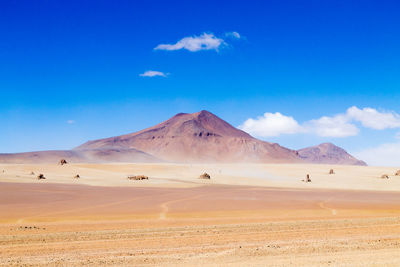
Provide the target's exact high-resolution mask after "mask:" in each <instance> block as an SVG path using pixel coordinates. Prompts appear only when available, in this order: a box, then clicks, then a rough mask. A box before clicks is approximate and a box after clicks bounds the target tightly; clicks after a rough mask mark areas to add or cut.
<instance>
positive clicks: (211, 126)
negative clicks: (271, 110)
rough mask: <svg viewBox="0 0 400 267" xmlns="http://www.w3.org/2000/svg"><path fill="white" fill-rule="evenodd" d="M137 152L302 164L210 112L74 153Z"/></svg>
mask: <svg viewBox="0 0 400 267" xmlns="http://www.w3.org/2000/svg"><path fill="white" fill-rule="evenodd" d="M110 148H113V149H116V148H117V149H121V148H124V149H126V148H134V149H138V150H141V151H144V152H146V153H148V154H150V155H153V156H155V157H157V158H159V159H163V160H166V161H174V162H289V163H290V162H301V159H300V158H299V157H298V155H297V152H296V151H293V150H290V149H287V148H284V147H282V146H280V145H278V144H273V143H268V142H264V141H261V140H258V139H255V138H253V137H252V136H250V135H249V134H247V133H245V132H243V131H241V130H239V129H237V128H235V127H233V126H232V125H230V124H229V123H227V122H225V121H224V120H222V119H220V118H218V117H217V116H215V115H214V114H212V113H210V112H208V111H205V110H203V111H201V112H197V113H192V114H188V113H180V114H177V115H175V116H174V117H172V118H171V119H169V120H167V121H165V122H162V123H160V124H158V125H156V126H153V127H150V128H147V129H144V130H142V131H139V132H136V133H132V134H127V135H122V136H117V137H111V138H106V139H100V140H95V141H89V142H87V143H85V144H83V145H81V146H79V147H77V148H76V149H75V150H77V151H80V150H93V149H97V150H99V149H110Z"/></svg>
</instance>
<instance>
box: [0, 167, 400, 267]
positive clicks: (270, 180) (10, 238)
mask: <svg viewBox="0 0 400 267" xmlns="http://www.w3.org/2000/svg"><path fill="white" fill-rule="evenodd" d="M331 168H333V169H334V170H335V172H336V174H334V175H329V174H328V173H329V170H330V169H331ZM2 170H4V173H3V172H2ZM31 171H33V172H35V174H38V173H43V174H44V175H45V176H46V177H47V179H46V180H36V175H30V173H31ZM395 171H396V169H395V168H381V167H357V166H330V165H280V164H215V165H211V164H208V165H199V164H197V165H190V164H67V165H64V166H60V165H10V164H6V165H5V164H2V165H0V265H1V266H21V265H36V266H48V265H51V266H59V265H61V266H83V265H90V266H101V265H122V266H149V265H157V266H176V265H183V266H221V265H222V266H399V265H400V258H399V257H398V255H399V254H400V177H398V176H394V175H393V176H391V177H390V179H380V176H381V175H382V174H383V173H389V174H394V173H395ZM203 172H207V173H210V174H211V180H202V179H198V176H199V175H200V174H201V173H203ZM307 173H309V174H310V175H311V179H312V182H311V183H304V182H301V179H304V177H305V175H306V174H307ZM76 174H79V175H80V177H81V178H79V179H74V178H73V176H75V175H76ZM132 174H144V175H148V176H149V180H143V181H130V180H128V179H127V178H126V177H127V175H132Z"/></svg>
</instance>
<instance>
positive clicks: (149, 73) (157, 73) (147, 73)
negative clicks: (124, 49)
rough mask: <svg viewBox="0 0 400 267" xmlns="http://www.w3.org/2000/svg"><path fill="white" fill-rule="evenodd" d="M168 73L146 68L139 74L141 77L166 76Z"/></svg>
mask: <svg viewBox="0 0 400 267" xmlns="http://www.w3.org/2000/svg"><path fill="white" fill-rule="evenodd" d="M167 75H168V73H164V72H161V71H155V70H148V71H145V72H144V73H141V74H139V76H141V77H156V76H161V77H167Z"/></svg>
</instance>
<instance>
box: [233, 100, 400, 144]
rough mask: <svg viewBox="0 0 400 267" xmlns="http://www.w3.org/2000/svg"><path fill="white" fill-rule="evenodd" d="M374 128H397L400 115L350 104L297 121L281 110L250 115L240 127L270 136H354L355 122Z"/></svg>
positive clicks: (249, 131) (356, 128)
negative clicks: (332, 112)
mask: <svg viewBox="0 0 400 267" xmlns="http://www.w3.org/2000/svg"><path fill="white" fill-rule="evenodd" d="M356 122H359V123H360V124H361V125H362V126H363V127H365V128H370V129H373V130H384V129H389V128H400V115H399V114H397V113H395V112H393V111H378V110H376V109H374V108H363V109H359V108H358V107H356V106H353V107H350V108H348V109H347V110H346V112H345V113H341V114H337V115H334V116H323V117H320V118H318V119H312V120H309V121H305V122H304V123H302V124H299V123H298V122H297V121H296V120H295V119H294V118H293V117H289V116H285V115H282V114H281V113H279V112H277V113H265V114H264V116H261V117H257V118H256V119H252V118H249V119H247V120H246V121H245V122H244V123H243V124H242V125H240V126H239V128H240V129H242V130H244V131H246V132H248V133H250V134H252V135H255V136H258V137H272V136H279V135H281V134H297V133H309V134H315V135H318V136H323V137H337V138H343V137H349V136H356V135H358V133H359V132H360V129H359V128H358V127H357V125H356V124H355V123H356Z"/></svg>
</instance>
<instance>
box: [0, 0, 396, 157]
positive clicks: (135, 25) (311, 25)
mask: <svg viewBox="0 0 400 267" xmlns="http://www.w3.org/2000/svg"><path fill="white" fill-rule="evenodd" d="M399 9H400V4H399V3H396V1H241V2H239V1H196V2H194V1H118V2H115V1H40V2H39V1H18V2H17V1H8V0H5V1H1V3H0V32H1V36H0V92H1V94H0V96H1V105H0V123H1V124H0V125H2V127H1V130H0V152H22V151H32V150H45V149H70V148H73V147H75V146H77V145H79V144H81V143H83V142H85V141H87V140H90V139H97V138H102V137H108V136H114V135H119V134H124V133H129V132H134V131H137V130H140V129H142V128H145V127H148V126H152V125H154V124H156V123H158V122H160V121H163V120H165V119H168V118H169V117H171V116H173V115H174V114H175V113H178V112H196V111H199V110H202V109H206V110H209V111H211V112H213V113H215V114H217V115H218V116H220V117H221V118H223V119H225V120H227V121H228V122H229V123H231V124H233V125H234V126H243V125H244V123H245V122H246V121H247V120H248V119H253V120H255V121H256V122H258V123H259V124H260V125H261V126H260V127H261V128H262V129H265V128H267V129H271V127H278V129H277V130H276V131H275V133H277V134H275V136H271V133H270V132H268V131H267V132H266V133H265V132H261V133H260V131H259V132H258V135H259V136H258V137H260V138H262V139H264V140H268V141H272V142H278V143H280V144H282V145H284V146H287V147H290V148H293V149H297V148H301V147H305V146H309V145H314V144H318V143H320V142H326V141H329V142H333V143H335V144H338V145H340V146H342V147H344V148H345V149H347V150H349V151H350V152H354V153H356V154H357V155H359V156H361V157H363V158H368V157H370V156H371V155H375V154H376V153H377V149H380V150H379V153H382V157H388V158H393V154H390V156H388V153H389V152H388V150H393V147H398V148H399V150H400V144H399V142H400V141H399V139H398V138H396V136H397V137H398V135H397V133H398V132H400V127H399V126H398V125H397V123H398V121H397V120H398V119H399V117H398V113H400V107H399V104H398V103H399V102H400V101H399V100H400V90H399V89H400V75H399V74H400V73H399V72H400V49H399V47H400V17H399V16H398V11H399ZM233 32H235V33H238V34H239V35H240V38H238V36H235V35H233V34H232V33H233ZM204 34H205V35H207V36H209V38H208V40H206V41H204V39H203V41H204V42H206V43H203V45H205V44H209V45H211V47H209V48H210V49H203V48H204V47H201V48H200V49H198V50H195V51H194V50H193V49H192V50H190V45H193V44H194V43H196V41H200V42H202V39H201V37H202V36H203V37H204V36H205V35H204ZM210 36H211V37H210ZM183 38H189V39H183ZM190 38H192V39H190ZM199 38H200V39H199ZM182 39H183V41H182V42H181V43H179V41H180V40H182ZM185 40H186V41H185ZM208 41H210V42H208ZM185 42H186V45H187V46H183V48H182V47H181V49H178V48H179V45H180V44H183V43H185ZM162 44H164V45H169V46H163V47H162V49H155V48H156V47H158V46H159V45H162ZM185 48H189V50H188V49H185ZM192 48H193V47H192ZM146 71H158V72H160V73H163V74H164V75H165V76H166V77H163V76H154V77H145V76H141V74H142V75H143V74H145V72H146ZM153 74H154V73H153ZM351 107H357V110H359V112H358V113H359V114H358V115H357V116H356V115H354V114H353V115H351V114H350V115H349V114H347V110H348V109H349V108H351ZM365 108H372V109H374V110H376V111H377V112H378V113H377V114H378V115H377V114H375V115H374V114H372V113H368V110H365ZM276 112H279V113H280V114H282V115H283V116H284V117H277V116H276ZM265 113H271V114H273V115H274V116H272V115H271V116H270V117H273V118H274V120H273V121H275V122H276V121H278V125H276V124H269V123H271V122H270V121H268V120H267V121H265V120H264V121H263V120H260V119H259V118H260V116H263V114H265ZM338 114H339V116H342V117H344V119H343V120H342V121H341V122H340V123H342V124H351V125H353V126H354V127H356V128H357V129H358V131H357V133H355V131H353V132H351V131H350V132H347V135H346V134H344V135H346V136H340V137H338V136H337V134H336V136H332V134H331V136H329V134H328V135H326V134H325V135H324V136H321V134H318V133H317V132H318V131H319V129H320V128H318V127H320V124H319V122H321V121H319V120H320V118H321V117H323V116H327V117H328V118H330V119H332V118H337V117H335V116H337V115H338ZM340 114H342V115H340ZM368 116H372V117H368ZM390 116H391V117H390ZM287 117H291V118H292V119H293V120H294V121H295V122H296V123H297V124H298V126H299V128H296V127H295V128H296V129H297V130H296V129H295V130H294V129H292V128H290V127H289V130H287V128H285V127H287V125H283V126H282V124H284V123H285V118H287ZM279 118H283V121H282V120H279ZM370 120H372V121H374V120H377V121H384V122H385V123H386V124H385V125H383V126H382V127H383V128H382V127H380V128H382V129H376V128H377V126H376V125H375V126H374V125H372V126H371V125H369V126H368V127H365V125H364V124H365V123H366V122H368V121H370ZM316 121H317V122H316ZM330 123H334V124H335V125H336V123H338V122H337V121H335V120H334V119H333V122H332V121H330ZM340 123H339V124H340ZM367 124H368V123H367ZM292 126H293V125H292ZM339 126H340V125H339ZM345 126H346V125H345ZM345 126H344V127H345ZM279 127H281V128H282V127H283V131H282V129H281V128H279ZM339 128H340V127H339ZM378 128H379V127H378ZM246 129H248V130H249V131H250V132H251V131H252V130H254V129H252V128H246ZM285 129H286V130H285ZM299 129H300V130H299ZM280 130H281V131H280ZM328 130H332V129H331V128H329V129H328ZM334 130H337V129H334ZM339 130H341V129H339ZM345 130H346V129H345ZM288 132H289V133H288ZM253 134H254V133H253ZM333 135H335V134H333ZM383 145H386V147H389V149H388V148H386V149H385V148H382V146H383ZM385 153H386V154H385ZM390 153H394V152H393V151H390ZM398 158H399V160H398V164H400V155H399V157H398ZM369 161H371V159H369ZM372 161H373V159H372ZM373 163H375V162H373ZM376 164H381V163H380V162H376ZM391 164H397V162H392V163H391Z"/></svg>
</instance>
